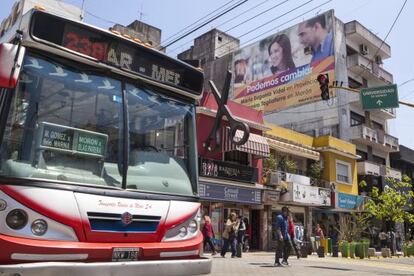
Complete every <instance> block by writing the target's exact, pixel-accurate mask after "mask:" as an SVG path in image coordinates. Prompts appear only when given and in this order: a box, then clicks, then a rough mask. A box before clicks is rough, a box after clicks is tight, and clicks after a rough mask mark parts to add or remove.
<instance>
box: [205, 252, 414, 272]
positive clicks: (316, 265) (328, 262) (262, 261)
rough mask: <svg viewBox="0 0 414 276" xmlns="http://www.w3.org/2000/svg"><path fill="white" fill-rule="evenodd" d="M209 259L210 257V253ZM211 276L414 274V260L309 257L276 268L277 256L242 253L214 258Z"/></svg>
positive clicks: (290, 260) (290, 261)
mask: <svg viewBox="0 0 414 276" xmlns="http://www.w3.org/2000/svg"><path fill="white" fill-rule="evenodd" d="M206 256H209V257H211V255H210V254H206ZM212 259H213V270H212V274H211V275H223V276H224V275H237V276H240V275H254V276H262V275H275V274H276V273H277V275H278V276H279V275H281V276H283V275H287V276H292V275H298V276H299V275H310V276H316V275H317V276H332V275H347V276H349V275H358V276H365V275H414V258H413V257H411V258H404V257H401V258H380V259H378V258H371V259H363V260H361V259H348V258H341V257H339V258H334V257H330V256H327V257H325V258H318V257H317V256H316V255H310V256H309V257H308V258H302V259H299V260H298V259H296V257H294V256H292V257H291V258H289V263H290V265H289V266H284V267H280V268H278V267H274V266H273V263H274V253H272V252H253V253H250V252H249V253H243V257H242V258H231V257H230V254H228V256H226V258H222V257H221V256H219V255H218V256H213V257H212Z"/></svg>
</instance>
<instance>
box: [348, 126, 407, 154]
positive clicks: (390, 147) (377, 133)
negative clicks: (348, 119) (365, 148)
mask: <svg viewBox="0 0 414 276" xmlns="http://www.w3.org/2000/svg"><path fill="white" fill-rule="evenodd" d="M351 130H352V139H354V140H358V139H363V140H365V141H367V142H366V143H369V144H370V145H372V146H375V147H381V149H382V150H385V151H389V152H396V151H398V150H399V143H398V138H396V137H394V136H392V135H390V134H387V133H385V132H384V131H383V130H378V129H372V128H370V127H367V126H365V125H359V126H353V127H351Z"/></svg>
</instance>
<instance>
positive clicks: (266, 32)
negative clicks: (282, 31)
mask: <svg viewBox="0 0 414 276" xmlns="http://www.w3.org/2000/svg"><path fill="white" fill-rule="evenodd" d="M332 1H333V0H329V1H326V2H324V3H322V4H320V5H318V6H316V7H314V8H312V9H310V10H308V11H306V12H304V13H301V14H299V15H298V16H296V17H294V18H292V19H290V20H288V21H285V22H283V23H282V24H280V25H278V26H276V27H273V28H272V29H270V30H268V31H265V32H263V33H261V34H259V35H257V36H255V37H253V38H251V39H249V40H247V41H245V42H244V43H243V44H242V45H241V46H240V47H243V46H245V45H247V44H248V43H250V42H251V41H253V40H255V39H257V38H259V37H261V36H263V35H265V34H268V33H270V32H274V31H275V30H276V29H278V28H280V27H282V26H284V25H286V24H287V23H290V22H292V21H294V20H296V19H298V18H301V17H303V16H304V15H306V14H308V13H310V12H313V11H314V10H316V9H319V8H320V7H322V6H324V5H326V4H328V3H329V2H332Z"/></svg>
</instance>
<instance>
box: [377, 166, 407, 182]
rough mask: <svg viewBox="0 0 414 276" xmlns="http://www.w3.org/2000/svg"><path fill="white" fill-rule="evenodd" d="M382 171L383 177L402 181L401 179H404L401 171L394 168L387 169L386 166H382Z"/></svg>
mask: <svg viewBox="0 0 414 276" xmlns="http://www.w3.org/2000/svg"><path fill="white" fill-rule="evenodd" d="M380 170H381V175H382V176H385V177H391V178H394V179H398V180H401V178H402V174H401V171H400V170H397V169H393V168H391V167H387V166H385V165H381V166H380Z"/></svg>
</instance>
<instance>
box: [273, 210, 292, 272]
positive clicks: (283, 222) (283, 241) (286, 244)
mask: <svg viewBox="0 0 414 276" xmlns="http://www.w3.org/2000/svg"><path fill="white" fill-rule="evenodd" d="M288 215H289V208H288V207H286V206H284V207H283V208H282V214H279V215H277V216H276V224H275V229H276V237H277V244H276V253H275V264H274V266H276V267H281V266H282V264H284V265H289V263H288V258H289V251H290V239H289V232H288V227H289V222H288ZM280 258H282V259H283V260H282V263H280Z"/></svg>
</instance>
